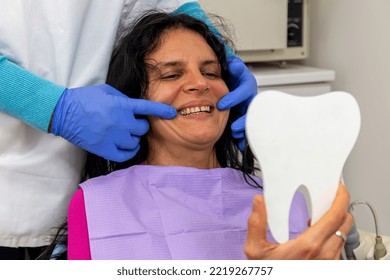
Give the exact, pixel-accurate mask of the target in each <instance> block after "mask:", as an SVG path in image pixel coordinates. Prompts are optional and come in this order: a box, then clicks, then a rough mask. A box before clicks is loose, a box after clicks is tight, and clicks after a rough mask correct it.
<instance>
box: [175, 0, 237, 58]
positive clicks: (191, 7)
mask: <svg viewBox="0 0 390 280" xmlns="http://www.w3.org/2000/svg"><path fill="white" fill-rule="evenodd" d="M174 13H183V14H187V15H190V16H192V17H194V18H197V19H199V20H201V21H203V22H205V23H207V25H208V26H209V27H210V29H211V30H212V31H213V32H214V33H215V34H217V35H218V36H220V34H221V33H220V32H219V31H218V29H217V28H215V26H214V25H213V24H212V22H211V21H210V19H209V18H208V17H207V15H206V13H205V12H204V11H203V9H202V7H201V6H200V5H199V3H198V2H188V3H186V4H183V5H181V6H180V7H179V8H177V9H176V10H175V11H174ZM225 48H226V54H227V56H228V57H230V56H233V55H235V54H234V51H233V50H232V49H231V48H230V46H225Z"/></svg>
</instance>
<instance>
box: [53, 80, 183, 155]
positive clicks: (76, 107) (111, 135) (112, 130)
mask: <svg viewBox="0 0 390 280" xmlns="http://www.w3.org/2000/svg"><path fill="white" fill-rule="evenodd" d="M136 115H152V116H155V117H160V118H167V119H171V118H174V117H175V116H176V110H175V109H174V108H173V107H171V106H168V105H166V104H162V103H158V102H152V101H148V100H142V99H131V98H129V97H127V96H126V95H124V94H122V93H121V92H119V91H118V90H116V89H115V88H113V87H111V86H109V85H106V84H102V85H97V86H87V87H80V88H72V89H66V90H65V91H64V93H63V94H62V95H61V98H60V100H59V101H58V103H57V106H56V108H55V110H54V113H53V117H52V122H51V130H50V132H51V133H53V134H55V135H58V136H61V137H63V138H65V139H66V140H68V141H69V142H71V143H73V144H74V145H77V146H79V147H81V148H83V149H85V150H87V151H89V152H91V153H93V154H96V155H99V156H101V157H104V158H105V159H108V160H113V161H117V162H123V161H125V160H128V159H130V158H132V157H134V156H135V155H136V153H137V152H138V150H139V148H140V147H139V141H140V137H141V136H142V135H144V134H145V133H146V132H147V131H148V130H149V123H148V121H147V120H146V118H137V117H136Z"/></svg>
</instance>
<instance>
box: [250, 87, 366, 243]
mask: <svg viewBox="0 0 390 280" xmlns="http://www.w3.org/2000/svg"><path fill="white" fill-rule="evenodd" d="M359 130H360V110H359V106H358V104H357V102H356V100H355V99H354V97H352V95H351V94H349V93H346V92H341V91H338V92H330V93H326V94H322V95H317V96H295V95H291V94H287V93H284V92H280V91H264V92H262V93H259V94H258V95H257V96H256V97H255V98H254V99H253V101H252V102H251V104H250V106H249V108H248V111H247V117H246V135H247V138H248V141H249V145H250V147H251V149H252V151H253V153H254V155H255V156H256V158H257V160H258V161H259V164H260V167H261V171H262V175H263V183H264V186H263V187H264V200H265V203H266V210H267V216H268V225H269V228H270V230H271V233H272V235H273V237H274V238H275V240H277V241H278V242H279V243H284V242H286V241H288V238H289V223H288V221H289V211H290V206H291V202H292V199H293V196H294V194H295V192H296V191H297V189H298V188H299V187H301V186H302V185H303V186H304V187H306V190H307V192H308V195H309V197H310V203H309V204H310V205H311V218H312V224H314V223H315V222H317V221H318V219H319V218H320V217H321V216H322V215H323V214H324V213H325V212H326V211H327V210H328V209H329V207H330V206H331V204H332V202H333V200H334V198H335V196H336V192H337V188H338V184H339V181H340V177H341V175H342V170H343V167H344V164H345V162H346V160H347V157H348V155H349V154H350V152H351V150H352V148H353V146H354V145H355V142H356V140H357V137H358V134H359ZM292 215H294V213H292Z"/></svg>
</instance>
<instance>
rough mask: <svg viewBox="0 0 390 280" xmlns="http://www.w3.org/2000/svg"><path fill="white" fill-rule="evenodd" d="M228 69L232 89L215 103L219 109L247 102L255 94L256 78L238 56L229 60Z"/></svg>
mask: <svg viewBox="0 0 390 280" xmlns="http://www.w3.org/2000/svg"><path fill="white" fill-rule="evenodd" d="M228 71H229V74H230V77H231V79H230V80H231V84H232V89H233V90H232V91H231V92H229V93H228V94H226V95H225V96H224V97H222V98H221V100H219V102H218V104H217V107H218V109H219V110H227V109H229V108H231V107H234V106H236V105H238V104H240V103H243V102H244V101H246V102H247V104H249V102H250V101H251V100H252V99H253V97H254V96H255V95H256V94H257V81H256V78H255V77H254V76H253V74H252V73H251V72H250V71H249V69H248V67H247V66H246V65H245V63H244V62H242V61H241V60H240V59H239V58H238V57H232V58H231V59H230V60H229V64H228ZM245 109H246V108H245Z"/></svg>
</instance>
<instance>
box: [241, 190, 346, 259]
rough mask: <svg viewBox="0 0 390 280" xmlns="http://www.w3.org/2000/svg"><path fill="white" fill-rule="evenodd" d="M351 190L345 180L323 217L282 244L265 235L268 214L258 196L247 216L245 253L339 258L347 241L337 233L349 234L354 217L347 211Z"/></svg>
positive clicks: (269, 256) (259, 256)
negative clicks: (347, 189) (268, 238)
mask: <svg viewBox="0 0 390 280" xmlns="http://www.w3.org/2000/svg"><path fill="white" fill-rule="evenodd" d="M348 207H349V194H348V192H347V191H346V189H345V188H344V186H343V185H342V184H340V185H339V189H338V192H337V195H336V198H335V200H334V202H333V204H332V207H331V208H330V209H329V210H328V212H326V213H325V215H324V216H322V217H321V219H320V220H319V221H318V222H317V223H316V224H314V225H313V226H311V227H309V228H308V229H307V230H306V231H304V232H303V233H302V234H300V235H299V236H297V237H296V238H294V239H291V240H289V241H287V242H286V243H283V244H272V243H269V242H268V241H267V239H266V235H267V233H266V232H267V214H266V210H265V204H264V200H263V197H262V196H259V195H258V196H256V197H255V198H254V202H253V208H252V213H251V215H250V217H249V220H248V235H247V240H246V244H245V254H246V256H247V257H248V258H249V259H276V260H282V259H295V260H305V259H333V260H337V259H339V258H340V255H341V250H342V248H343V246H344V241H343V239H342V238H341V237H339V236H337V235H336V234H335V232H336V231H338V230H339V231H341V232H342V233H343V234H345V235H347V234H348V232H349V230H350V228H351V226H352V224H353V218H352V216H351V214H350V213H349V212H348Z"/></svg>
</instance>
